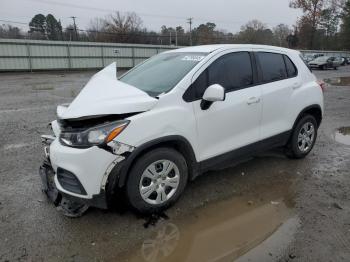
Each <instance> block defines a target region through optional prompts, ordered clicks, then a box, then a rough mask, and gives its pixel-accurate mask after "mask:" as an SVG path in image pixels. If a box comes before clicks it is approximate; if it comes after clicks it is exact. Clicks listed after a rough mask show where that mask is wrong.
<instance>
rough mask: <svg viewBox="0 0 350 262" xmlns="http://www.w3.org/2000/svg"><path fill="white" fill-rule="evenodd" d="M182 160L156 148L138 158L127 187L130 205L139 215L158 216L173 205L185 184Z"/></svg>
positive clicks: (170, 150) (184, 167)
mask: <svg viewBox="0 0 350 262" xmlns="http://www.w3.org/2000/svg"><path fill="white" fill-rule="evenodd" d="M187 177H188V170H187V164H186V160H185V159H184V157H183V156H182V155H181V154H180V153H179V152H178V151H176V150H174V149H171V148H158V149H154V150H152V151H149V152H147V153H146V154H144V155H143V156H141V157H140V158H139V159H138V160H137V161H136V163H135V165H134V167H133V168H132V170H131V172H130V174H129V177H128V181H127V184H126V194H127V198H128V200H129V203H130V204H131V206H132V207H133V208H134V209H136V210H137V211H138V212H140V213H148V214H149V213H157V212H160V211H162V210H164V209H166V208H168V207H169V206H170V205H172V204H173V203H174V202H175V201H176V200H177V199H178V198H179V197H180V195H181V194H182V192H183V191H184V189H185V186H186V184H187Z"/></svg>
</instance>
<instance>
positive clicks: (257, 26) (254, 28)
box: [234, 20, 273, 44]
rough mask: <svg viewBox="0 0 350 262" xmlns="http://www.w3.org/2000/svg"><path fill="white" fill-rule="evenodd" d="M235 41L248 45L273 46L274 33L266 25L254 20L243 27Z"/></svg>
mask: <svg viewBox="0 0 350 262" xmlns="http://www.w3.org/2000/svg"><path fill="white" fill-rule="evenodd" d="M234 41H235V42H236V43H247V44H273V33H272V31H271V30H270V29H269V28H268V27H266V25H265V24H264V23H262V22H260V21H258V20H252V21H249V22H248V23H247V24H245V25H243V26H242V27H241V31H240V32H239V33H238V34H237V35H236V37H235V40H234Z"/></svg>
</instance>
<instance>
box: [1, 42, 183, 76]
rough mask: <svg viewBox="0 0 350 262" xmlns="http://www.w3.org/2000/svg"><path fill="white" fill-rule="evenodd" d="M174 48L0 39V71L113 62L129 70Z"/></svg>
mask: <svg viewBox="0 0 350 262" xmlns="http://www.w3.org/2000/svg"><path fill="white" fill-rule="evenodd" d="M174 48H176V47H171V46H161V45H139V44H110V43H89V42H65V41H42V40H19V39H0V71H37V70H75V69H96V68H103V67H104V66H106V65H108V64H110V63H112V62H114V61H116V62H117V66H118V67H120V68H131V67H133V66H135V65H137V64H138V63H140V62H142V61H143V60H145V59H147V58H149V57H151V56H153V55H155V54H158V53H160V52H163V51H166V50H170V49H174Z"/></svg>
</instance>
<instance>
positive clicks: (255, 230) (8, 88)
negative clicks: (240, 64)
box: [0, 66, 350, 262]
mask: <svg viewBox="0 0 350 262" xmlns="http://www.w3.org/2000/svg"><path fill="white" fill-rule="evenodd" d="M92 74H93V72H83V73H81V72H75V73H58V72H55V73H11V74H9V73H6V74H5V73H3V74H0V80H1V81H0V156H1V157H0V236H1V241H0V261H147V262H150V261H152V262H153V261H206V260H210V261H214V260H215V259H216V260H215V261H218V260H219V261H233V260H235V259H238V260H240V261H292V260H293V261H325V260H326V261H350V234H349V231H350V201H349V199H350V191H349V188H350V146H348V145H344V144H341V143H338V142H335V141H334V135H335V130H336V129H337V128H340V127H350V86H334V85H333V86H329V87H328V88H327V90H326V92H325V105H326V113H325V116H324V119H323V123H322V125H321V128H320V129H319V136H318V141H317V143H316V146H315V148H314V150H313V152H312V153H311V154H310V155H309V156H308V157H307V158H306V159H304V160H290V159H287V158H285V157H284V156H283V155H282V154H281V153H280V152H278V151H274V152H268V153H266V154H264V155H261V156H259V157H256V158H254V159H252V160H250V161H248V162H245V163H242V164H240V165H238V166H235V167H232V168H228V169H224V170H219V171H216V172H210V173H208V174H205V175H203V176H201V177H199V178H198V179H197V180H196V181H194V182H192V183H190V184H189V186H188V187H187V189H186V191H185V194H184V196H183V197H182V198H181V199H180V201H179V202H178V203H177V204H176V205H175V206H174V207H172V208H171V209H170V210H168V211H167V212H166V215H165V216H164V217H163V218H159V219H157V218H154V217H151V218H140V217H137V216H136V215H135V214H133V213H132V212H130V211H129V210H128V209H124V210H123V209H120V210H110V211H103V210H98V209H90V210H89V211H88V212H87V214H86V215H85V216H83V217H81V218H78V219H70V218H67V217H64V216H62V215H61V214H60V213H58V212H57V211H56V209H55V207H54V206H53V205H52V204H50V203H49V202H48V201H47V200H46V198H45V196H44V195H43V193H42V192H41V189H40V178H39V176H38V168H39V165H40V164H41V159H42V155H43V154H42V147H41V143H40V134H45V133H47V132H48V130H47V127H46V126H47V124H48V123H49V122H50V121H52V120H53V119H55V109H56V106H57V105H58V104H62V103H65V102H70V101H71V100H72V99H73V97H74V96H76V95H77V93H78V92H79V90H80V89H81V87H82V86H83V85H84V83H86V81H87V80H88V79H89V77H90V76H91V75H92ZM315 74H316V75H317V76H318V77H319V78H320V79H325V78H334V77H341V76H343V77H344V76H348V77H350V66H348V67H342V68H339V70H337V71H333V70H329V71H315ZM152 224H154V225H152Z"/></svg>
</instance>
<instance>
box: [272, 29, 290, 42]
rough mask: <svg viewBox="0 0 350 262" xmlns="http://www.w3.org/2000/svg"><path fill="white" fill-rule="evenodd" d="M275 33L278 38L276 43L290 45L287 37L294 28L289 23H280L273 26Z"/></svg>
mask: <svg viewBox="0 0 350 262" xmlns="http://www.w3.org/2000/svg"><path fill="white" fill-rule="evenodd" d="M272 31H273V35H274V37H275V40H276V44H277V45H279V46H283V47H288V41H287V37H288V36H289V35H290V34H291V33H292V30H291V29H290V28H289V26H288V25H285V24H279V25H277V26H276V27H274V28H273V30H272Z"/></svg>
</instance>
